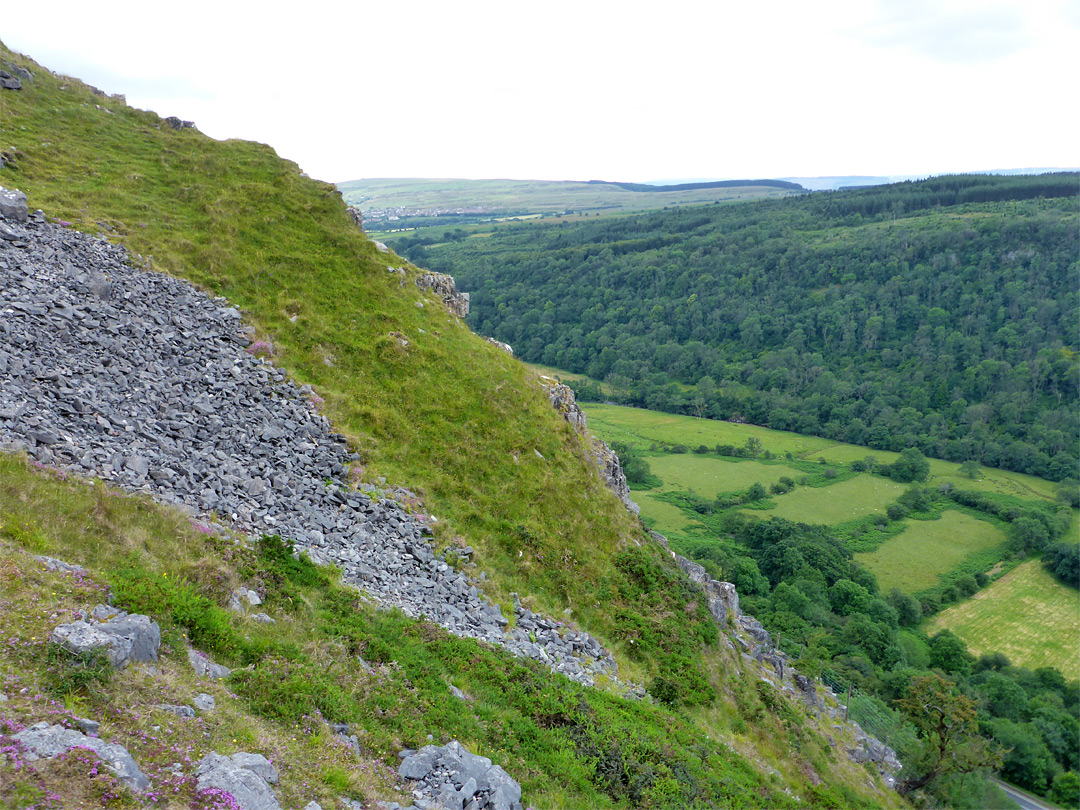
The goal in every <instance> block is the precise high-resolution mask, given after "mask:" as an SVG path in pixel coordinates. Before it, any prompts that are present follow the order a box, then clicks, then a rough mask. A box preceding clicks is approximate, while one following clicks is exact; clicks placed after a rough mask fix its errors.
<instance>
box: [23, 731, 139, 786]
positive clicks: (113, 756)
mask: <svg viewBox="0 0 1080 810" xmlns="http://www.w3.org/2000/svg"><path fill="white" fill-rule="evenodd" d="M14 739H15V740H17V741H18V742H19V743H21V744H22V746H23V747H24V748H25V749H26V759H27V760H28V761H30V762H33V761H34V760H37V759H49V758H51V757H55V756H58V755H60V754H62V753H64V752H65V751H70V750H71V749H72V748H88V749H90V750H91V751H93V752H94V753H95V754H97V756H98V757H99V758H100V759H101V761H102V762H104V763H105V765H106V766H107V767H108V768H109V770H110V771H112V772H113V773H114V774H116V777H117V779H119V780H120V781H121V782H123V783H124V784H126V785H128V786H129V787H132V788H134V789H135V790H145V789H146V788H148V787H149V786H150V780H149V779H148V778H147V777H146V774H144V773H143V772H142V771H141V770H140V769H139V766H138V765H137V764H136V763H135V760H134V759H133V758H132V756H131V754H129V753H128V750H127V749H126V748H124V746H122V745H117V744H114V743H107V742H105V741H104V740H102V739H100V738H98V737H87V736H86V735H85V734H83V733H82V732H81V731H76V730H75V729H72V728H64V727H63V726H60V725H49V724H48V723H45V722H41V723H37V724H35V725H33V726H30V727H29V728H27V729H25V730H23V731H20V732H19V733H18V734H15V735H14Z"/></svg>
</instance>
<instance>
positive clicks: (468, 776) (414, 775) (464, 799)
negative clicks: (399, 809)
mask: <svg viewBox="0 0 1080 810" xmlns="http://www.w3.org/2000/svg"><path fill="white" fill-rule="evenodd" d="M401 756H402V761H401V765H400V766H399V767H398V775H399V776H401V777H402V778H403V779H412V780H415V781H416V782H417V783H418V784H417V790H418V792H419V794H420V796H419V798H417V800H416V802H415V803H414V804H413V807H419V808H443V807H445V808H447V810H462V808H469V809H470V810H521V785H519V784H518V783H517V782H516V781H514V780H513V779H512V778H511V777H510V775H509V774H508V773H507V772H506V771H504V770H503V769H502V768H501V767H499V766H498V765H492V764H491V760H490V759H488V758H487V757H482V756H479V755H477V754H473V753H470V752H469V751H468V750H466V749H465V747H464V746H462V745H461V743H459V742H458V741H457V740H453V741H451V742H450V743H448V744H447V745H445V746H435V745H425V746H424V747H423V748H421V749H420V750H419V751H409V750H406V751H402V752H401ZM388 807H391V808H393V807H394V805H388Z"/></svg>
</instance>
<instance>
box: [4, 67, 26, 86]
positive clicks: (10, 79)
mask: <svg viewBox="0 0 1080 810" xmlns="http://www.w3.org/2000/svg"><path fill="white" fill-rule="evenodd" d="M0 88H3V89H4V90H22V82H20V81H19V80H18V79H17V78H15V77H14V76H12V75H11V74H10V73H8V72H7V71H6V70H0Z"/></svg>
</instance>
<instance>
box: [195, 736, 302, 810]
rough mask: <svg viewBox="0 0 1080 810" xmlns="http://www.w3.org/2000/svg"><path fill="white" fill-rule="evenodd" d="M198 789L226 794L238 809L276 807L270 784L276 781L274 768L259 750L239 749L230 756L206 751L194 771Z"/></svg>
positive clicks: (262, 809)
mask: <svg viewBox="0 0 1080 810" xmlns="http://www.w3.org/2000/svg"><path fill="white" fill-rule="evenodd" d="M195 777H196V780H197V785H198V788H199V790H200V791H210V790H221V791H224V792H226V793H228V794H230V795H231V796H232V798H233V800H234V802H235V804H233V805H230V806H234V807H237V808H239V810H280V808H281V805H279V804H278V800H277V797H276V796H274V791H273V790H272V789H271V788H270V785H274V784H277V781H278V772H277V768H275V767H274V766H273V765H271V764H270V762H269V761H268V760H267V759H266V757H264V756H263V755H262V754H248V753H245V752H243V751H241V752H239V753H236V754H233V755H232V756H230V757H226V756H222V755H221V754H216V753H209V754H207V755H206V756H205V757H203V759H202V761H201V762H200V763H199V767H198V769H197V770H196V771H195Z"/></svg>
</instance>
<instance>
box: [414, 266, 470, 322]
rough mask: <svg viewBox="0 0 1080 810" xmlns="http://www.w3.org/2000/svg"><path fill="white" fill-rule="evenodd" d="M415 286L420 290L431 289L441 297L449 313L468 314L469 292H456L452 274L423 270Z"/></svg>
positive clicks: (460, 316)
mask: <svg viewBox="0 0 1080 810" xmlns="http://www.w3.org/2000/svg"><path fill="white" fill-rule="evenodd" d="M416 286H417V287H419V288H420V289H421V290H431V291H432V292H434V293H435V294H436V295H438V296H439V297H440V298H442V300H443V304H444V305H445V306H446V311H447V312H449V313H450V314H451V315H457V316H458V317H459V318H464V317H465V316H466V315H468V314H469V294H468V293H463V292H458V289H457V284H455V283H454V278H453V276H448V275H446V274H445V273H432V272H425V273H422V274H421V275H420V277H419V278H417V279H416Z"/></svg>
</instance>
